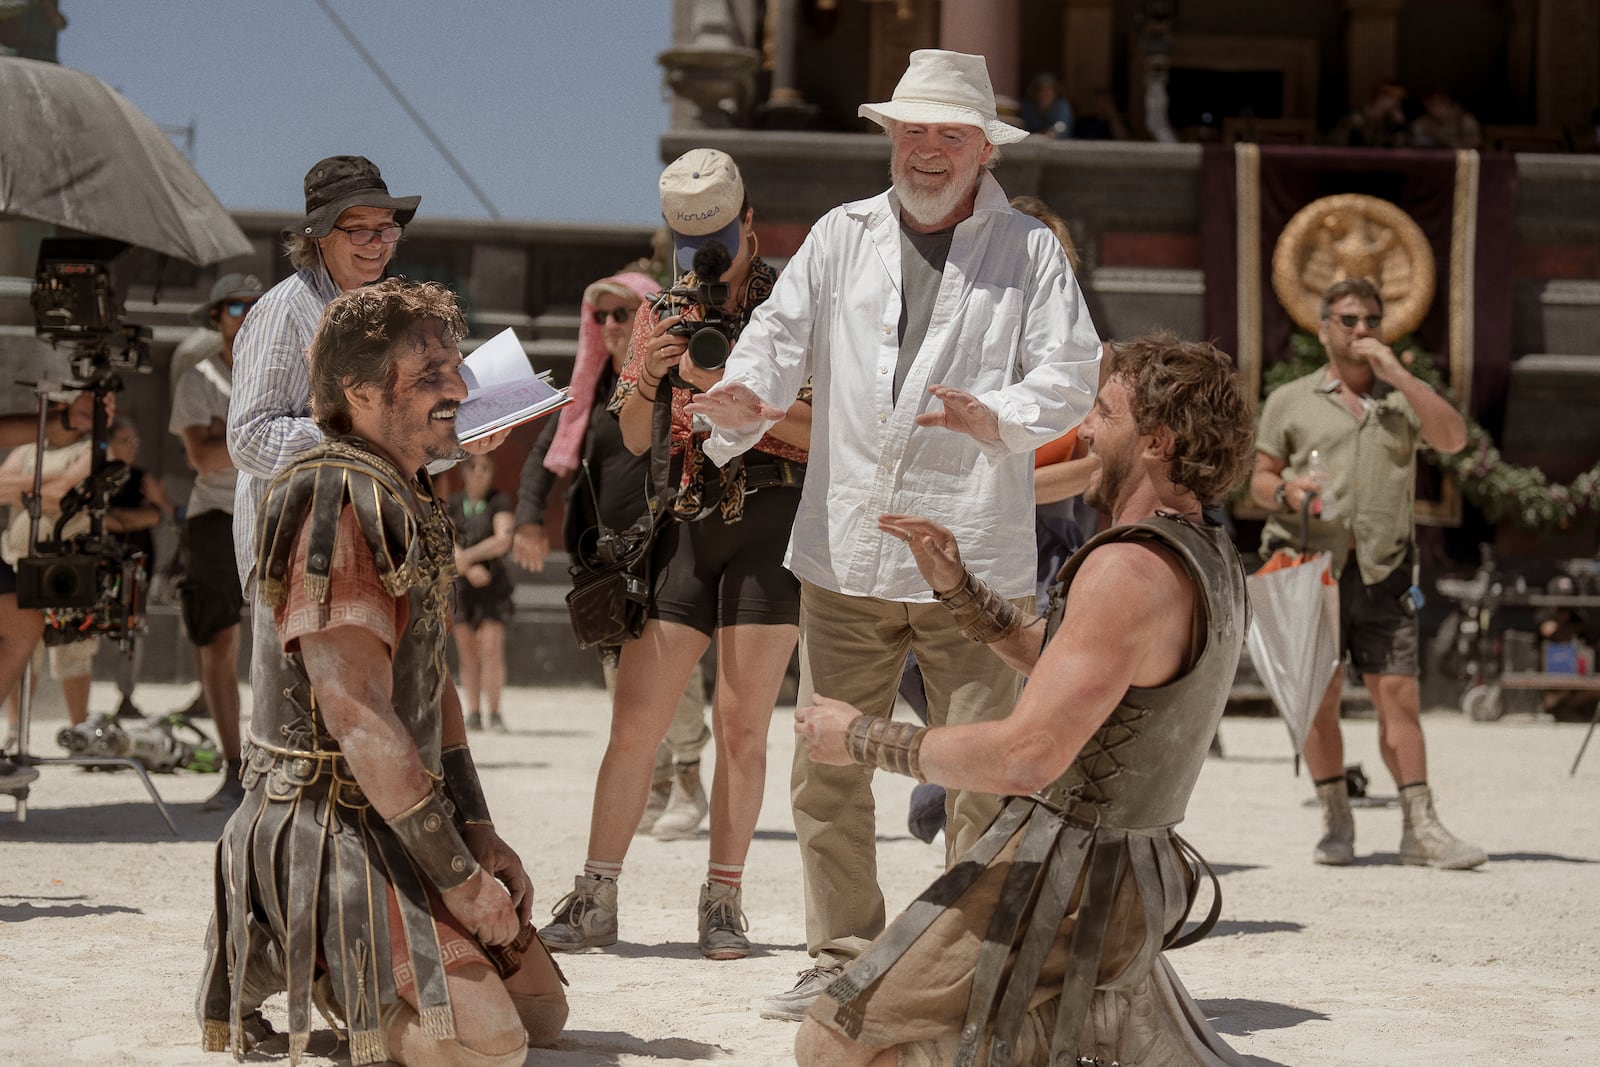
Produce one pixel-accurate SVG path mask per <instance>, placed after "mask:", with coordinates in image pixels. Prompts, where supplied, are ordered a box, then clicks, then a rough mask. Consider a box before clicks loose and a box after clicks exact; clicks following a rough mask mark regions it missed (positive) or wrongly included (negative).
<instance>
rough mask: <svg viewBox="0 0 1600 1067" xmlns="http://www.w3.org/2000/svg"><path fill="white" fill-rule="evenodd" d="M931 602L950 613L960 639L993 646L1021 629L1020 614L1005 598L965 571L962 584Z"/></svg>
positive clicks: (935, 596)
mask: <svg viewBox="0 0 1600 1067" xmlns="http://www.w3.org/2000/svg"><path fill="white" fill-rule="evenodd" d="M933 595H934V598H935V599H936V600H938V601H939V603H941V604H943V605H944V606H945V607H947V608H949V609H950V614H952V615H954V616H955V621H956V625H957V626H958V627H960V628H961V636H962V637H965V638H968V639H969V640H972V641H978V642H981V643H983V644H986V645H992V644H994V643H995V642H996V641H998V640H1000V639H1001V638H1003V637H1006V636H1007V635H1009V634H1011V633H1012V632H1013V631H1015V630H1016V629H1017V627H1019V626H1021V625H1022V612H1020V611H1018V610H1017V609H1016V606H1015V605H1013V604H1012V603H1011V601H1009V600H1007V599H1006V598H1005V597H1003V596H1001V595H1000V594H999V593H996V592H995V591H994V590H993V589H990V588H989V587H988V586H987V585H985V584H984V583H983V582H982V581H980V580H979V579H978V578H977V577H975V576H974V575H973V573H972V572H971V571H966V572H965V574H964V575H963V577H962V579H961V584H960V585H958V586H956V587H955V588H954V589H952V590H950V591H949V592H947V593H935V594H933Z"/></svg>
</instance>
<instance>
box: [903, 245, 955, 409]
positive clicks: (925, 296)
mask: <svg viewBox="0 0 1600 1067" xmlns="http://www.w3.org/2000/svg"><path fill="white" fill-rule="evenodd" d="M955 232H956V231H955V227H954V226H952V227H951V228H950V229H948V230H940V231H939V232H938V233H916V232H914V231H912V230H908V229H907V228H906V224H905V223H904V222H901V223H900V286H901V291H902V293H903V294H904V299H903V300H902V301H901V302H900V359H899V360H898V361H897V362H896V363H895V368H894V399H895V401H896V402H897V403H898V402H899V400H900V387H901V386H902V385H904V384H905V380H906V374H907V373H909V372H910V370H911V364H912V363H914V362H916V359H917V352H918V350H919V349H921V348H922V339H923V338H925V337H927V336H928V320H929V319H931V318H932V317H933V302H934V301H935V300H936V299H938V297H939V283H940V281H941V280H943V278H944V263H945V260H946V259H948V258H949V257H950V239H951V238H952V237H954V236H955Z"/></svg>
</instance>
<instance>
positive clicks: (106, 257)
mask: <svg viewBox="0 0 1600 1067" xmlns="http://www.w3.org/2000/svg"><path fill="white" fill-rule="evenodd" d="M127 247H128V246H127V245H125V244H124V243H122V242H121V241H111V240H106V239H103V238H48V239H46V240H44V241H42V242H41V243H40V245H39V265H38V269H37V271H36V273H35V275H34V282H33V292H32V294H31V303H32V305H33V319H34V332H35V333H36V334H37V335H38V336H40V337H42V338H45V339H47V340H48V341H50V343H51V344H52V345H55V346H58V347H59V346H62V345H68V346H70V347H71V350H72V351H71V357H70V358H71V367H72V373H73V375H74V377H75V378H76V379H77V380H75V381H72V382H66V383H62V385H63V386H65V387H66V388H69V389H76V390H80V391H84V392H88V393H90V394H91V395H92V396H93V397H94V403H93V422H92V424H91V431H90V445H91V452H90V455H91V457H92V460H91V467H90V473H89V476H88V477H87V478H85V479H84V480H83V481H82V482H81V483H79V484H78V485H77V486H76V487H75V488H73V489H72V490H71V491H70V492H69V493H67V494H66V496H64V497H63V498H62V501H61V514H60V516H59V518H57V519H56V521H55V522H54V524H53V526H52V528H51V530H50V531H49V533H50V536H48V537H41V536H40V534H41V530H40V518H41V508H40V499H39V494H40V489H41V487H42V483H43V476H44V470H43V468H44V463H43V459H44V456H45V438H46V431H47V425H46V416H47V412H48V407H47V403H48V397H47V393H49V392H51V390H50V389H48V388H47V386H46V384H45V383H24V384H34V385H35V386H36V387H37V388H38V390H39V393H40V399H39V436H38V442H37V448H38V451H37V452H36V453H35V463H34V491H33V494H32V495H31V496H30V497H28V501H27V502H28V513H29V515H30V516H31V519H32V524H31V531H30V537H29V543H30V546H31V551H30V554H29V555H27V556H24V557H22V558H21V559H19V560H18V561H17V606H18V607H23V608H35V609H43V610H44V611H45V618H46V627H45V634H44V639H45V643H46V644H66V643H68V642H72V641H78V640H82V639H85V638H88V637H93V636H96V635H102V636H107V637H111V638H113V639H115V640H117V641H120V642H123V643H127V642H128V641H131V640H132V638H133V635H134V633H135V632H137V631H138V629H139V628H140V626H141V615H142V611H143V589H142V586H143V573H144V572H143V566H142V565H143V562H144V554H143V553H141V552H137V551H134V550H132V549H130V548H129V547H128V546H127V545H126V544H125V543H124V542H122V541H121V540H120V539H118V538H116V537H115V536H113V535H111V534H110V533H108V532H107V531H106V529H105V515H106V511H107V509H108V507H109V505H110V500H111V498H112V497H113V496H115V495H116V493H117V491H118V490H119V489H121V488H122V485H123V484H124V483H125V482H126V480H127V478H128V468H127V465H126V464H123V463H120V462H117V461H115V460H110V459H107V439H108V429H109V419H108V417H107V412H106V403H105V397H106V395H107V394H109V393H114V392H116V391H118V390H120V389H121V388H122V381H121V379H120V378H119V377H118V375H117V371H118V370H119V369H121V370H137V371H148V370H149V369H150V328H149V327H148V326H138V325H133V324H129V323H124V322H123V321H122V301H121V299H120V297H119V296H118V294H117V290H116V284H115V279H114V277H113V274H112V269H111V261H112V260H113V259H115V258H116V256H118V255H119V254H121V252H122V251H123V250H124V249H126V248H127Z"/></svg>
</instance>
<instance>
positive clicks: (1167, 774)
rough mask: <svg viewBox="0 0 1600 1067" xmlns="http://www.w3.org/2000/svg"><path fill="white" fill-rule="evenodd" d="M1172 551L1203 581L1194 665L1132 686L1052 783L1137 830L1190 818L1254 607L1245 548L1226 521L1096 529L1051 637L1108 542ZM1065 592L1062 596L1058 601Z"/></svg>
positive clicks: (1094, 815)
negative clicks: (1249, 602)
mask: <svg viewBox="0 0 1600 1067" xmlns="http://www.w3.org/2000/svg"><path fill="white" fill-rule="evenodd" d="M1128 540H1134V541H1139V540H1142V541H1151V542H1156V543H1159V544H1162V545H1164V546H1165V547H1167V548H1169V549H1171V550H1172V551H1173V552H1174V554H1175V555H1177V557H1178V558H1179V560H1180V561H1182V563H1183V565H1184V569H1185V570H1186V571H1187V572H1188V574H1189V576H1190V577H1191V578H1192V579H1193V580H1194V582H1195V586H1196V593H1197V606H1196V611H1197V614H1196V620H1195V625H1194V626H1193V627H1192V630H1193V635H1194V636H1193V638H1192V639H1191V648H1195V649H1198V650H1199V653H1198V656H1197V658H1196V659H1195V662H1194V664H1193V666H1191V667H1190V669H1189V670H1188V671H1186V672H1185V673H1184V674H1183V675H1181V676H1180V677H1178V678H1177V679H1175V680H1174V681H1172V682H1169V683H1167V684H1166V685H1164V686H1159V687H1156V688H1151V689H1139V688H1133V689H1129V690H1128V691H1127V693H1126V694H1124V695H1123V698H1122V700H1121V701H1120V702H1119V703H1118V704H1117V706H1116V708H1114V709H1113V710H1112V712H1111V714H1110V715H1109V716H1107V718H1106V721H1105V722H1104V723H1102V724H1101V726H1100V729H1098V730H1096V731H1095V733H1094V735H1093V736H1092V737H1091V738H1090V739H1089V741H1088V742H1087V743H1086V744H1085V745H1084V747H1083V751H1082V752H1080V753H1079V754H1078V758H1077V759H1076V760H1075V761H1073V764H1072V766H1071V767H1069V768H1068V769H1067V772H1066V773H1065V774H1063V775H1062V776H1061V777H1060V778H1058V779H1057V780H1056V781H1055V782H1053V783H1052V784H1051V785H1050V786H1048V787H1047V788H1046V789H1044V790H1043V791H1042V795H1043V796H1044V798H1045V799H1046V800H1048V801H1049V802H1050V803H1051V804H1053V805H1055V806H1059V807H1063V808H1072V809H1073V810H1074V812H1075V813H1076V814H1077V815H1078V816H1080V817H1082V818H1085V819H1089V820H1092V821H1094V822H1097V823H1100V824H1102V825H1106V826H1115V827H1119V828H1122V829H1129V830H1150V831H1154V830H1159V829H1162V828H1165V827H1169V826H1172V825H1174V824H1176V823H1177V822H1179V821H1180V820H1181V819H1182V818H1183V813H1184V809H1185V808H1186V807H1187V806H1188V803H1189V794H1190V793H1191V792H1192V791H1193V790H1194V783H1195V780H1196V779H1197V778H1198V777H1199V775H1200V768H1201V767H1202V765H1203V764H1204V763H1205V757H1206V752H1207V751H1208V749H1209V747H1210V742H1211V737H1212V735H1213V734H1214V733H1215V732H1216V728H1217V723H1218V722H1219V721H1220V720H1221V718H1222V711H1223V708H1224V707H1225V706H1226V704H1227V699H1228V690H1229V689H1230V687H1231V686H1232V683H1233V677H1234V673H1235V672H1236V671H1237V670H1238V666H1239V650H1240V648H1241V647H1242V646H1243V643H1244V632H1245V625H1246V622H1247V608H1246V601H1245V592H1244V568H1243V567H1242V566H1241V565H1240V563H1239V554H1238V552H1237V551H1236V550H1235V549H1234V547H1233V545H1232V543H1231V542H1229V541H1228V539H1227V536H1226V535H1225V534H1224V533H1223V532H1222V531H1221V529H1220V528H1217V527H1196V526H1193V525H1190V524H1189V523H1187V522H1184V521H1182V520H1179V519H1169V518H1152V519H1146V520H1144V521H1143V522H1139V523H1135V524H1132V525H1129V526H1119V527H1116V528H1114V529H1111V530H1107V531H1106V532H1105V533H1103V534H1101V535H1100V536H1098V537H1096V538H1095V539H1094V540H1092V541H1090V542H1089V543H1088V544H1086V545H1084V546H1083V548H1081V549H1079V550H1078V552H1077V553H1076V554H1075V555H1074V556H1073V557H1072V559H1071V560H1069V561H1068V562H1067V565H1066V566H1065V567H1063V568H1062V571H1061V577H1060V593H1059V596H1057V595H1056V594H1054V593H1053V594H1052V597H1051V618H1050V622H1049V629H1048V631H1047V633H1048V635H1049V636H1048V637H1047V640H1048V639H1051V638H1053V637H1054V634H1055V628H1056V627H1057V626H1059V625H1060V621H1061V613H1062V604H1063V603H1064V602H1065V595H1066V588H1067V587H1068V586H1070V584H1071V582H1072V578H1073V575H1075V574H1076V573H1077V569H1078V567H1079V566H1080V565H1081V564H1082V561H1083V560H1084V559H1085V558H1086V557H1087V556H1088V554H1089V553H1090V552H1091V551H1093V550H1094V549H1095V548H1097V547H1099V546H1100V545H1102V544H1105V543H1106V542H1108V541H1128ZM1058 600H1059V601H1060V602H1059V603H1058Z"/></svg>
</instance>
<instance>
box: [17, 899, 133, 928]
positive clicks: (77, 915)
mask: <svg viewBox="0 0 1600 1067" xmlns="http://www.w3.org/2000/svg"><path fill="white" fill-rule="evenodd" d="M88 899H89V898H88V897H85V896H71V897H43V896H32V897H26V898H24V897H16V896H0V923H24V922H27V921H28V920H29V919H81V918H83V917H84V916H85V915H143V914H144V912H143V911H142V910H140V909H139V908H125V907H123V906H122V905H121V904H80V903H76V902H77V901H82V900H88ZM13 901H15V902H16V903H12V902H13Z"/></svg>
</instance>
